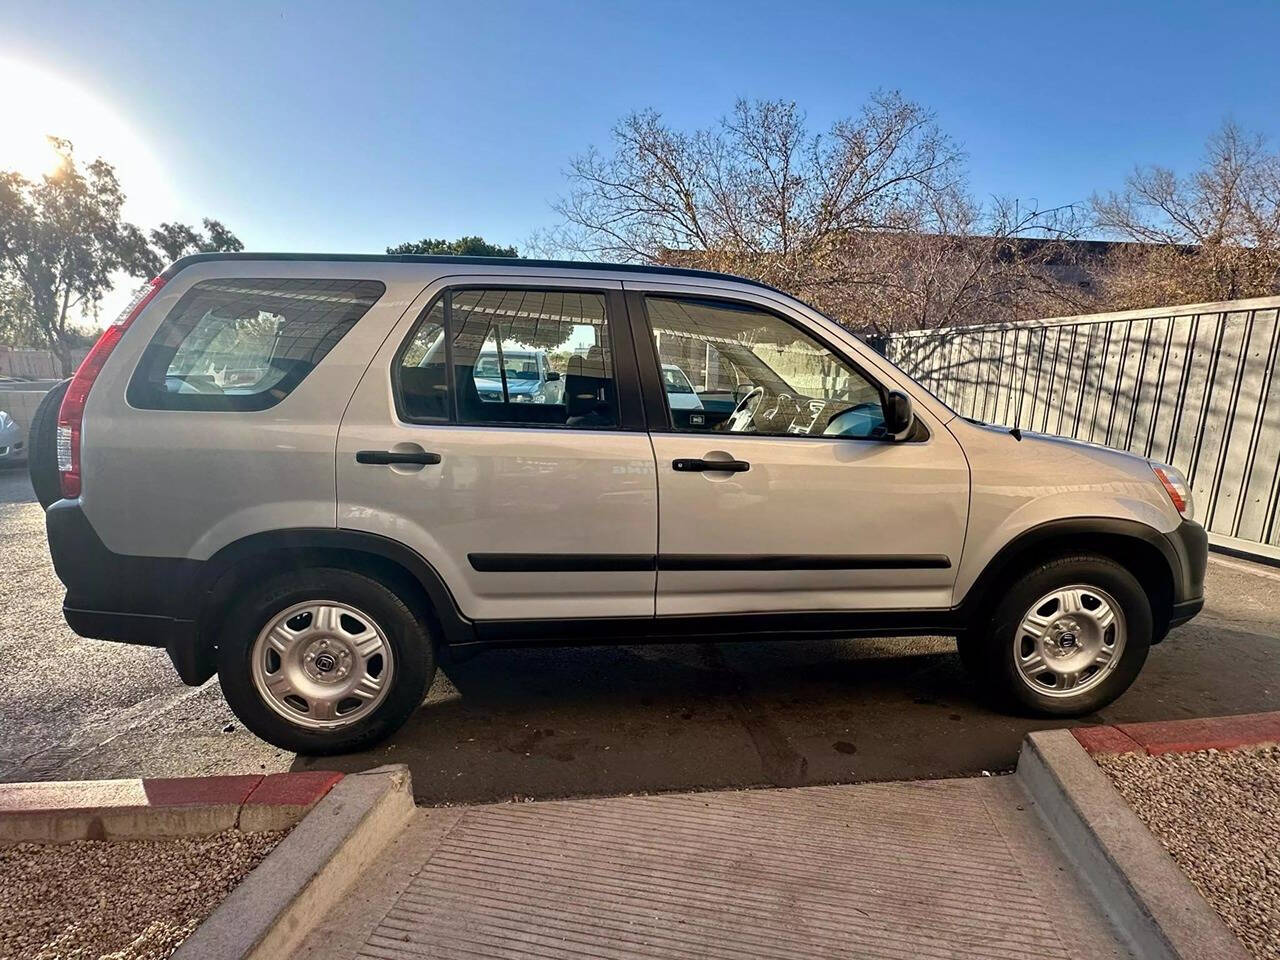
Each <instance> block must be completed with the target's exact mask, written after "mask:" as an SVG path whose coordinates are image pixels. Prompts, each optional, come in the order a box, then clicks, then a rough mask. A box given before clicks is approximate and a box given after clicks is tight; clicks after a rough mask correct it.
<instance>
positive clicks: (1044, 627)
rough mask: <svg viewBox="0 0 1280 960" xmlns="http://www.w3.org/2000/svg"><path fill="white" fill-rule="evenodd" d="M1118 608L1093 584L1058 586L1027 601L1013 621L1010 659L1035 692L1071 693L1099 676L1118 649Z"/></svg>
mask: <svg viewBox="0 0 1280 960" xmlns="http://www.w3.org/2000/svg"><path fill="white" fill-rule="evenodd" d="M1124 640H1125V624H1124V611H1123V610H1122V609H1121V608H1120V604H1119V603H1117V602H1116V601H1115V599H1114V598H1113V597H1112V596H1111V595H1110V594H1108V593H1107V592H1105V591H1103V590H1099V589H1098V588H1097V587H1086V586H1082V585H1076V586H1070V587H1062V588H1061V589H1058V590H1054V591H1053V592H1052V593H1046V594H1045V595H1044V596H1043V597H1041V598H1040V599H1039V600H1037V601H1036V602H1035V604H1033V605H1032V607H1031V609H1030V610H1028V611H1027V613H1026V616H1024V617H1023V618H1022V622H1021V623H1020V624H1019V625H1018V633H1017V636H1016V637H1015V638H1014V642H1013V662H1014V664H1015V666H1017V668H1018V676H1019V677H1021V678H1022V682H1023V683H1025V684H1027V686H1029V687H1031V688H1032V689H1033V690H1035V691H1036V692H1037V693H1040V694H1043V695H1044V696H1048V697H1074V696H1077V695H1079V694H1081V693H1084V692H1085V691H1086V690H1091V689H1092V688H1094V687H1096V686H1097V685H1098V684H1100V683H1101V682H1102V681H1103V680H1105V679H1106V678H1107V677H1108V676H1109V675H1110V674H1111V671H1113V670H1114V669H1115V668H1116V664H1117V663H1119V662H1120V656H1121V654H1123V653H1124Z"/></svg>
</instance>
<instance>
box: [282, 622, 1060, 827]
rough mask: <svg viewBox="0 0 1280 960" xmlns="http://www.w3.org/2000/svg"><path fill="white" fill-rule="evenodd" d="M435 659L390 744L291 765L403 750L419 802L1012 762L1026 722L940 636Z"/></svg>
mask: <svg viewBox="0 0 1280 960" xmlns="http://www.w3.org/2000/svg"><path fill="white" fill-rule="evenodd" d="M442 672H443V674H444V676H443V677H438V678H437V681H436V684H435V686H434V687H433V689H432V692H431V695H430V697H429V698H428V701H427V703H426V704H425V705H424V706H423V707H422V709H421V710H419V711H418V713H417V714H416V715H415V716H414V718H413V719H411V720H410V721H409V723H408V724H407V725H406V726H405V727H404V728H403V729H402V730H401V731H400V732H399V733H398V734H397V735H396V736H395V737H394V739H393V740H392V741H391V742H390V743H388V744H385V745H383V746H382V747H379V748H377V749H375V750H372V751H368V752H366V753H361V754H352V755H348V756H341V757H326V758H299V759H298V760H297V761H296V762H295V764H294V767H295V769H313V768H320V769H339V770H359V769H366V768H368V767H370V766H375V765H377V764H379V763H407V764H408V765H409V766H410V768H411V769H412V772H413V777H414V790H415V793H416V795H417V796H418V799H419V802H423V803H469V802H481V801H488V800H507V799H511V798H513V797H520V798H524V797H538V798H542V797H555V796H581V795H601V794H622V793H630V792H652V791H662V790H687V789H708V788H726V787H745V786H760V785H765V786H768V785H775V786H798V785H801V784H808V783H829V782H836V781H852V780H877V779H893V778H899V777H909V776H946V775H955V774H961V773H966V772H976V770H980V769H982V768H984V767H986V766H988V765H991V764H995V763H996V761H997V760H1000V761H1002V765H1007V760H1008V758H1009V757H1010V756H1012V755H1013V754H1014V753H1016V748H1017V742H1018V740H1019V739H1020V737H1021V730H1022V729H1025V728H1026V726H1027V725H1026V724H1025V723H1024V724H1020V725H1017V728H1016V729H1015V726H1014V724H1013V723H1012V721H1011V720H1010V718H1007V717H1002V716H1000V715H998V714H994V713H992V712H991V711H990V710H989V709H988V708H986V707H985V706H983V705H982V704H981V703H979V702H977V701H976V699H975V696H974V692H973V690H972V687H971V686H970V684H969V682H968V680H967V678H966V677H965V676H964V674H963V673H962V672H961V668H960V664H959V660H958V658H957V657H956V656H955V654H954V653H953V652H951V644H950V643H949V642H947V641H939V640H923V641H922V640H899V641H879V642H877V641H830V642H813V641H792V642H783V643H776V644H767V643H756V644H716V645H709V644H697V645H689V646H662V647H647V648H639V647H575V648H564V649H547V650H505V651H491V652H489V653H485V654H482V655H480V656H477V657H475V658H474V659H471V660H468V661H466V662H463V663H457V664H451V665H447V666H446V667H445V668H444V670H443V671H442ZM993 724H994V728H995V730H996V731H997V732H998V736H991V735H983V734H981V733H980V734H979V735H978V736H976V737H975V736H974V732H975V729H976V730H981V729H982V728H984V727H987V726H991V725H993ZM1031 726H1035V724H1034V723H1032V724H1031Z"/></svg>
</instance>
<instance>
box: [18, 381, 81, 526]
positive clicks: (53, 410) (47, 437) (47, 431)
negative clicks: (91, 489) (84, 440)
mask: <svg viewBox="0 0 1280 960" xmlns="http://www.w3.org/2000/svg"><path fill="white" fill-rule="evenodd" d="M70 385H71V381H70V380H63V381H62V382H61V383H59V384H57V385H55V386H54V388H53V389H52V390H50V391H49V392H48V393H46V394H45V395H44V397H43V398H42V399H41V400H40V403H39V405H38V406H37V407H36V412H35V415H34V416H33V417H32V418H31V427H30V429H29V430H28V431H27V473H28V474H29V475H30V477H31V487H32V489H34V490H35V492H36V499H37V500H38V501H40V506H41V507H43V508H44V509H46V510H48V509H49V505H50V504H51V503H54V502H55V501H57V500H61V499H62V478H61V477H59V476H58V411H60V410H61V409H62V398H63V397H64V396H66V394H67V387H69V386H70Z"/></svg>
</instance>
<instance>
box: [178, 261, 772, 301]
mask: <svg viewBox="0 0 1280 960" xmlns="http://www.w3.org/2000/svg"><path fill="white" fill-rule="evenodd" d="M219 260H277V261H317V262H334V263H457V264H469V265H475V266H489V267H516V266H519V267H559V268H569V269H573V270H594V271H601V272H615V273H639V274H659V275H663V276H676V277H701V278H703V279H709V280H732V281H733V282H735V283H745V284H749V285H750V286H753V287H762V288H763V289H765V290H772V291H774V292H775V293H781V292H782V291H780V290H778V289H777V288H776V287H771V286H769V284H767V283H761V282H760V281H759V280H752V279H750V278H748V277H739V276H735V275H734V274H731V273H717V272H716V271H714V270H693V269H690V268H688V267H660V266H650V265H648V264H641V263H598V262H596V261H592V260H529V259H526V258H524V257H454V256H445V255H443V254H425V255H424V254H401V253H385V254H384V253H245V252H238V253H193V254H191V255H190V256H186V257H181V258H179V259H177V260H175V261H174V262H173V263H171V264H169V266H168V267H167V268H165V271H164V273H162V274H161V276H162V277H164V278H165V279H166V280H168V279H171V278H172V277H173V275H174V274H176V273H177V272H178V271H180V270H183V269H185V268H186V267H190V266H192V265H194V264H197V263H209V262H213V261H219Z"/></svg>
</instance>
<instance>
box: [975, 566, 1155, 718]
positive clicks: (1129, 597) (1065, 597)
mask: <svg viewBox="0 0 1280 960" xmlns="http://www.w3.org/2000/svg"><path fill="white" fill-rule="evenodd" d="M1152 629H1153V618H1152V614H1151V603H1150V601H1149V600H1148V598H1147V595H1146V592H1145V591H1144V590H1143V589H1142V585H1141V584H1140V583H1138V581H1137V580H1136V579H1135V578H1134V576H1133V575H1132V574H1131V573H1129V571H1127V570H1125V569H1124V568H1123V567H1121V566H1120V565H1119V564H1117V563H1115V562H1114V561H1112V560H1109V559H1107V558H1105V557H1100V556H1091V555H1077V556H1070V557H1062V558H1059V559H1055V560H1051V561H1049V562H1046V563H1043V564H1041V565H1040V566H1038V567H1036V568H1034V569H1032V570H1031V571H1030V572H1029V573H1027V574H1026V575H1025V576H1023V577H1022V578H1021V579H1019V580H1018V581H1017V582H1016V583H1014V584H1013V586H1012V587H1011V588H1010V589H1009V590H1008V591H1007V592H1006V593H1005V594H1004V596H1003V597H1002V598H1001V599H1000V600H999V602H998V603H997V605H996V608H995V611H994V613H993V615H992V617H991V620H990V623H989V627H988V629H986V630H981V629H979V630H976V631H974V632H973V633H972V634H971V635H969V636H966V637H964V638H962V640H961V642H962V644H964V645H965V649H964V650H963V651H962V654H963V659H964V662H965V666H966V667H967V668H968V669H969V670H970V671H971V672H972V673H973V674H974V675H975V678H976V679H977V680H978V681H979V682H980V683H982V684H983V685H984V686H985V687H986V688H987V689H988V690H989V691H990V692H991V693H993V694H994V695H995V696H996V697H997V698H998V699H999V700H1001V701H1002V702H1004V703H1006V704H1008V705H1010V706H1013V707H1015V708H1018V709H1021V710H1023V711H1029V712H1032V713H1036V714H1041V715H1044V716H1059V717H1076V716H1082V715H1084V714H1088V713H1092V712H1094V711H1095V710H1099V709H1101V708H1102V707H1104V706H1106V705H1107V704H1109V703H1111V701H1113V700H1115V699H1116V698H1117V697H1118V696H1120V694H1122V693H1124V691H1125V690H1127V689H1128V688H1129V686H1130V684H1132V683H1133V681H1134V679H1135V678H1136V677H1137V676H1138V671H1139V670H1141V669H1142V664H1143V663H1144V662H1145V661H1146V659H1147V652H1148V650H1149V648H1150V646H1151V637H1152Z"/></svg>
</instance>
